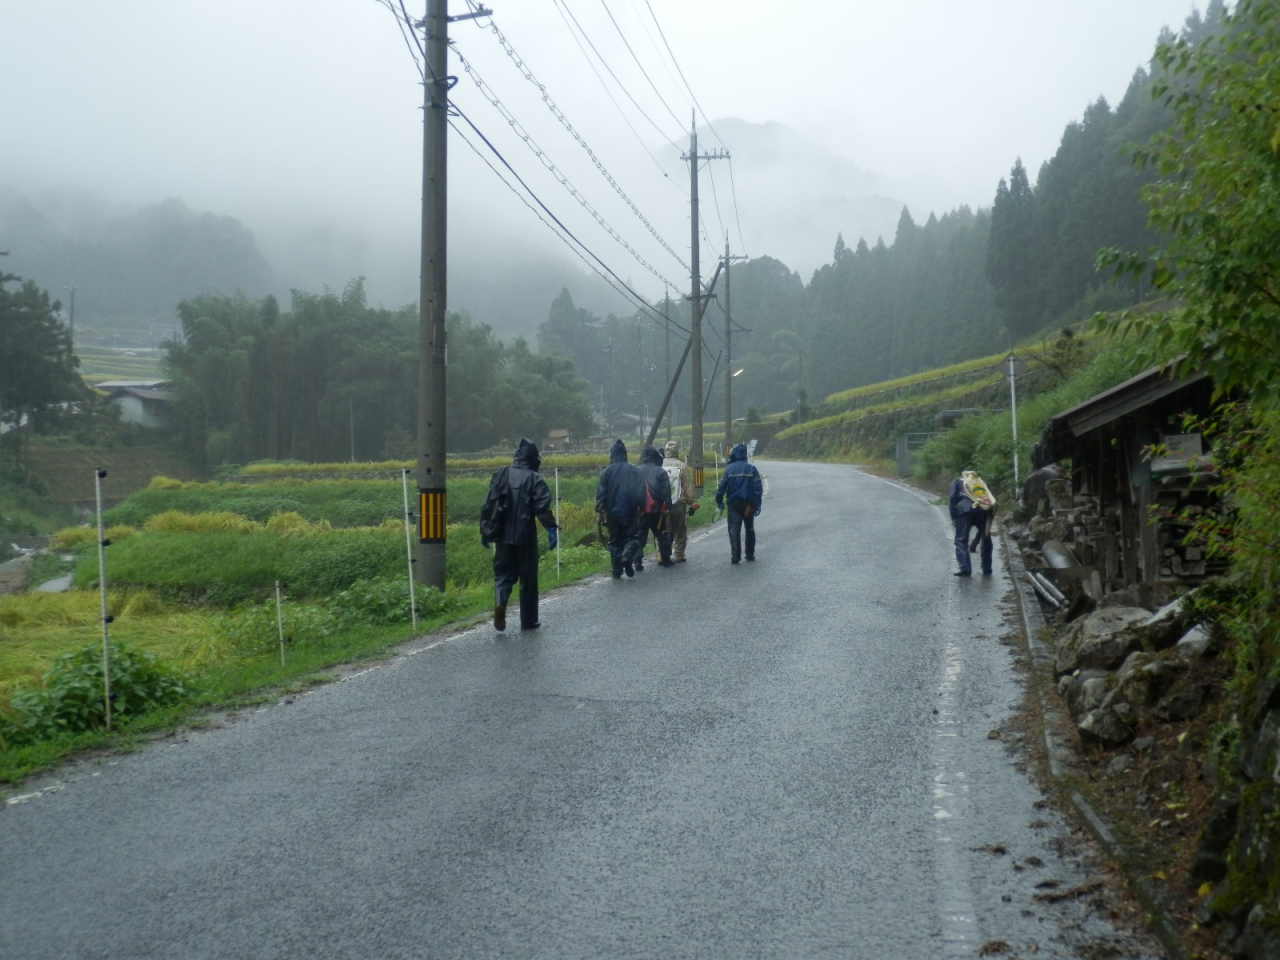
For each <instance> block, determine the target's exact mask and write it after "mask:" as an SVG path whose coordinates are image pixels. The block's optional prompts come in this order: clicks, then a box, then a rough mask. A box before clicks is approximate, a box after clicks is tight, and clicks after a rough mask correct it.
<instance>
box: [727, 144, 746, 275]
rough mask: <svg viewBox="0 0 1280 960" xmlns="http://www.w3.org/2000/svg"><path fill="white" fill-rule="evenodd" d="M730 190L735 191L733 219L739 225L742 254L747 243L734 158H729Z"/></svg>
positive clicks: (739, 241)
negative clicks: (734, 178)
mask: <svg viewBox="0 0 1280 960" xmlns="http://www.w3.org/2000/svg"><path fill="white" fill-rule="evenodd" d="M729 189H730V190H732V191H733V219H734V220H735V221H737V224H738V243H740V244H741V245H742V252H743V253H746V252H747V241H746V240H744V239H742V218H741V217H740V216H739V215H738V185H737V184H736V183H734V182H733V157H730V158H729Z"/></svg>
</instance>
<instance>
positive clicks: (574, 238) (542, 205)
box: [449, 100, 689, 334]
mask: <svg viewBox="0 0 1280 960" xmlns="http://www.w3.org/2000/svg"><path fill="white" fill-rule="evenodd" d="M449 106H450V108H451V109H452V110H453V111H454V112H455V113H456V114H457V116H459V117H461V118H462V120H463V121H464V122H465V123H466V124H467V126H469V127H470V128H471V129H472V131H473V132H474V133H475V135H476V136H477V137H479V138H480V139H481V140H482V141H483V142H484V145H485V146H486V147H488V148H489V150H490V152H491V153H493V155H494V156H495V157H497V158H498V162H499V163H501V164H502V166H504V167H505V168H506V169H507V171H508V172H509V173H510V174H511V175H512V176H513V177H515V179H516V182H517V183H519V184H520V186H521V187H523V188H524V190H525V192H526V193H528V195H529V196H530V197H531V198H532V199H533V201H534V203H536V204H537V205H538V207H540V208H541V210H542V212H543V213H545V214H546V215H547V216H548V217H550V218H551V219H552V221H554V223H555V225H556V226H557V227H559V228H560V230H561V231H562V232H563V233H564V234H565V236H567V237H568V238H569V239H571V240H572V241H573V242H574V243H575V244H577V245H578V246H579V247H581V248H582V250H583V251H585V252H586V253H587V254H588V255H589V256H590V257H591V259H593V260H595V261H596V263H597V264H599V265H600V268H601V269H603V270H604V271H605V272H606V273H608V274H609V276H611V277H613V279H614V280H616V281H617V283H618V284H619V285H620V286H621V287H622V288H623V290H626V291H627V294H625V295H630V297H631V298H632V299H633V300H634V301H635V302H636V303H637V304H639V305H641V306H642V309H644V310H646V311H648V312H649V313H650V314H651V315H653V316H654V318H655V319H656V318H657V317H661V318H662V319H663V320H665V321H666V322H667V323H670V324H671V325H672V326H674V327H676V328H677V329H678V330H681V331H682V332H683V333H685V334H688V333H689V330H687V329H685V328H684V327H682V326H680V325H679V324H678V323H676V322H675V321H674V320H672V319H671V318H670V317H667V316H665V315H663V314H660V313H657V311H655V310H653V308H652V307H651V306H650V305H649V303H648V301H646V300H645V299H644V297H642V296H640V294H638V293H636V291H635V290H633V289H632V288H631V286H630V285H629V284H628V283H627V282H626V281H624V280H623V279H622V278H621V277H619V276H618V275H617V274H616V273H615V272H614V271H613V269H612V268H611V267H610V266H609V265H608V264H606V263H605V262H604V261H603V260H601V259H600V257H599V256H597V255H596V254H595V253H594V252H593V251H592V250H591V248H589V247H588V246H587V245H586V244H584V243H583V242H582V241H581V240H579V239H578V237H577V236H576V235H575V234H574V232H573V231H572V230H570V229H569V228H568V227H567V226H565V224H564V222H563V221H562V220H561V219H560V218H559V217H557V216H556V215H555V214H554V213H552V212H551V210H550V208H548V207H547V205H546V204H545V203H543V202H542V200H541V199H540V198H539V197H538V195H537V194H536V193H535V192H534V191H533V189H532V188H531V187H530V186H529V185H528V184H527V183H525V181H524V178H523V177H521V176H520V174H519V173H517V172H516V171H515V168H514V167H512V166H511V164H510V163H509V162H508V161H507V159H506V157H504V156H503V155H502V151H500V150H499V149H498V148H497V147H496V146H494V144H493V142H492V141H491V140H489V138H488V137H486V136H485V135H484V134H483V133H481V132H480V128H479V127H477V126H476V125H475V123H473V122H472V120H471V118H470V117H468V116H467V115H466V113H465V112H464V111H463V110H462V109H461V108H460V107H459V106H458V105H457V104H456V103H454V102H453V101H452V100H450V101H449ZM504 180H505V178H504ZM619 292H621V291H619Z"/></svg>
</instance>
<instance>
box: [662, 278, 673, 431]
mask: <svg viewBox="0 0 1280 960" xmlns="http://www.w3.org/2000/svg"><path fill="white" fill-rule="evenodd" d="M662 316H663V318H664V319H665V320H666V321H667V322H666V323H665V324H664V325H663V329H664V330H665V331H666V335H667V372H666V381H667V383H670V382H671V292H670V291H667V292H666V293H665V294H664V295H663V298H662ZM672 416H673V417H674V416H675V414H674V413H673V414H672ZM667 439H668V440H670V439H671V430H670V428H668V429H667Z"/></svg>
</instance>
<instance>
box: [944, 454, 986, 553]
mask: <svg viewBox="0 0 1280 960" xmlns="http://www.w3.org/2000/svg"><path fill="white" fill-rule="evenodd" d="M949 502H950V507H951V522H952V523H953V524H955V529H956V537H955V547H956V563H957V564H958V565H959V567H960V569H959V570H957V571H956V572H955V576H957V577H971V576H973V563H972V561H971V560H970V558H969V554H970V553H971V552H973V548H970V546H969V536H970V534H973V533H976V534H977V541H976V543H975V547H976V548H977V549H978V550H979V551H980V552H979V556H980V557H981V560H982V575H983V576H984V577H989V576H991V555H992V553H993V549H992V543H991V518H992V516H993V514H994V513H995V509H996V498H995V495H994V494H992V492H991V489H990V488H989V487H988V486H987V485H986V483H985V482H984V481H983V479H982V478H981V477H980V476H978V475H977V474H976V473H975V472H974V471H972V470H964V471H962V472H961V473H960V476H958V477H956V479H954V480H952V481H951V496H950V497H949Z"/></svg>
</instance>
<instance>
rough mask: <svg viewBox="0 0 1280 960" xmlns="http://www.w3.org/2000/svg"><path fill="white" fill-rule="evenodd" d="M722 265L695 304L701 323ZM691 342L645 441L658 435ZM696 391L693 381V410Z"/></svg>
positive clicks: (690, 347)
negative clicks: (700, 298)
mask: <svg viewBox="0 0 1280 960" xmlns="http://www.w3.org/2000/svg"><path fill="white" fill-rule="evenodd" d="M723 267H724V264H723V263H718V264H716V272H715V273H713V274H712V275H711V282H710V283H709V284H707V292H706V294H705V295H704V296H703V299H702V302H701V303H700V304H697V305H696V306H695V311H696V313H697V317H698V321H699V323H701V321H702V314H703V313H705V312H706V309H707V304H708V303H710V302H711V292H712V291H713V290H715V288H716V281H717V280H719V279H720V270H721V269H722V268H723ZM693 343H694V340H693V337H692V336H690V337H689V340H688V342H687V343H686V344H685V345H684V352H683V353H682V354H680V361H679V362H678V363H677V364H676V372H675V375H674V376H673V377H672V378H671V381H670V382H669V383H668V384H667V393H666V396H664V397H663V398H662V406H660V407H658V412H657V413H655V414H654V415H653V426H651V427H650V428H649V438H648V439H647V440H646V441H645V443H653V438H654V437H656V436H657V435H658V428H659V427H660V426H662V418H663V416H665V414H666V412H667V406H668V405H669V404H670V403H671V395H672V394H674V393H675V390H676V384H677V383H678V382H679V381H680V374H681V373H682V372H684V364H685V361H686V360H688V359H689V353H690V352H691V351H692V350H693ZM698 393H699V390H698V384H696V383H695V384H694V385H693V404H692V406H693V408H694V410H697V409H698V402H699V400H698ZM689 422H690V423H692V422H693V417H692V416H691V417H690V421H689Z"/></svg>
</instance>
